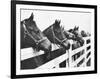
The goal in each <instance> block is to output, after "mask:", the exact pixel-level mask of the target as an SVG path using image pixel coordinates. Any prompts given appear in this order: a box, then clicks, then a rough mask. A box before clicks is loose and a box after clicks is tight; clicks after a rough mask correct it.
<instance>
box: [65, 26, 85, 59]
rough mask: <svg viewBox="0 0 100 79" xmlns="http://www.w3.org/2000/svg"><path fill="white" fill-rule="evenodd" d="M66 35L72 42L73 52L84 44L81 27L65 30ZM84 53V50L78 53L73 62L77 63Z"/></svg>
mask: <svg viewBox="0 0 100 79" xmlns="http://www.w3.org/2000/svg"><path fill="white" fill-rule="evenodd" d="M64 34H65V36H66V38H67V39H69V40H72V41H71V44H72V50H74V49H77V48H79V47H81V46H83V44H84V39H83V36H82V35H81V33H79V27H76V26H75V27H74V29H70V30H64ZM83 53H84V50H82V51H80V52H78V53H76V54H75V55H73V56H72V60H73V61H75V60H76V59H77V58H78V57H80V56H81V55H82V54H83Z"/></svg>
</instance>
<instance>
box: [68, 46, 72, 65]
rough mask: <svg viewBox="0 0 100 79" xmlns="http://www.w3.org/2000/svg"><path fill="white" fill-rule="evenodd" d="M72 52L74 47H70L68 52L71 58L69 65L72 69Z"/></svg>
mask: <svg viewBox="0 0 100 79" xmlns="http://www.w3.org/2000/svg"><path fill="white" fill-rule="evenodd" d="M71 52H72V45H71V46H70V49H69V51H68V58H69V62H68V64H69V67H72V54H71Z"/></svg>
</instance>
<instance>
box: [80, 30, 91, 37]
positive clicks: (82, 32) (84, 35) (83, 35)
mask: <svg viewBox="0 0 100 79" xmlns="http://www.w3.org/2000/svg"><path fill="white" fill-rule="evenodd" d="M81 35H82V37H89V36H91V34H90V33H89V32H87V33H86V32H85V31H84V30H82V31H81Z"/></svg>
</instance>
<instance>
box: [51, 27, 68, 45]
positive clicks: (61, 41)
mask: <svg viewBox="0 0 100 79" xmlns="http://www.w3.org/2000/svg"><path fill="white" fill-rule="evenodd" d="M51 30H52V33H53V36H54V37H55V39H56V40H57V41H58V42H60V43H61V44H62V43H63V42H64V41H65V40H67V38H65V39H64V40H60V39H59V38H58V37H56V35H55V33H54V30H53V27H51Z"/></svg>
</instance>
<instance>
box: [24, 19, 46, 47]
mask: <svg viewBox="0 0 100 79" xmlns="http://www.w3.org/2000/svg"><path fill="white" fill-rule="evenodd" d="M23 28H24V30H25V32H24V33H25V34H27V35H28V36H30V37H31V38H32V39H33V40H34V41H35V43H36V45H38V44H39V43H41V42H42V41H44V40H46V39H47V37H43V38H42V39H40V40H39V41H37V40H36V39H35V38H33V36H32V35H31V34H30V33H29V31H28V30H27V28H26V25H25V21H24V22H23Z"/></svg>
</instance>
